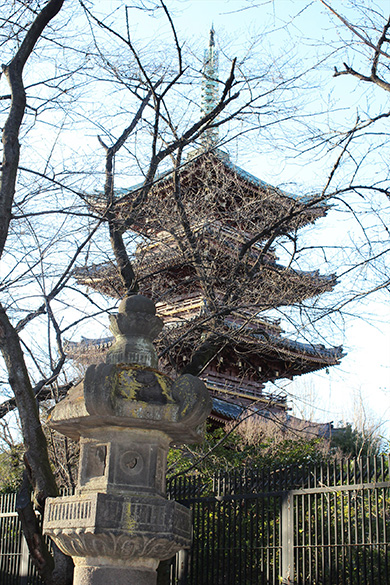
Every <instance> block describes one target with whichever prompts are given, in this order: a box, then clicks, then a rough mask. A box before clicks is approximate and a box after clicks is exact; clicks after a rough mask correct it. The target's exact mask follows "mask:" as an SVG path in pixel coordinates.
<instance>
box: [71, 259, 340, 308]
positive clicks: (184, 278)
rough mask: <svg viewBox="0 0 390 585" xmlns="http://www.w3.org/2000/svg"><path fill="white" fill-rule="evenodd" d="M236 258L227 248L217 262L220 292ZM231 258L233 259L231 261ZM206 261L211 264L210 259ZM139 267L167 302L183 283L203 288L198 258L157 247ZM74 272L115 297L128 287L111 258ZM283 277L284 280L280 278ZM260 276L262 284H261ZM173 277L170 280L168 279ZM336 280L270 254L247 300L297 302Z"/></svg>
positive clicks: (144, 283)
mask: <svg viewBox="0 0 390 585" xmlns="http://www.w3.org/2000/svg"><path fill="white" fill-rule="evenodd" d="M232 258H233V256H232V254H230V255H229V254H226V256H225V257H224V260H225V261H226V262H222V261H220V262H217V263H216V265H217V266H216V267H215V268H213V277H212V280H211V281H210V282H211V284H212V286H213V287H214V289H215V292H216V293H218V292H220V294H221V295H223V290H224V288H225V287H226V282H225V280H226V279H229V278H230V274H231V270H233V269H235V260H234V258H233V260H232ZM231 260H232V261H233V265H230V264H229V262H230V261H231ZM254 261H255V260H252V262H254ZM225 264H226V265H225ZM205 266H208V265H207V263H206V264H205ZM134 270H135V273H136V275H137V279H138V281H139V283H140V288H141V289H142V294H145V295H146V296H150V295H151V296H152V297H153V298H155V299H157V300H159V299H164V302H165V303H169V302H174V297H175V296H177V295H178V294H180V290H181V289H182V288H183V287H184V288H185V290H186V291H187V294H189V293H190V292H191V291H195V290H199V294H201V283H200V282H199V278H198V277H197V276H196V273H195V269H194V266H193V264H192V263H191V261H190V260H188V261H187V260H186V259H185V258H183V257H180V255H174V254H172V253H169V252H168V253H165V252H161V254H158V253H155V254H153V255H150V256H148V257H147V261H145V258H140V259H136V260H135V261H134ZM73 275H74V277H75V278H76V280H77V282H78V283H79V284H83V285H86V286H89V287H91V288H93V289H95V290H98V291H99V292H101V293H103V294H107V295H109V296H111V297H113V298H122V296H123V295H124V294H125V292H126V291H125V289H124V287H123V283H122V280H121V278H120V275H119V273H118V271H117V269H116V267H115V266H114V265H113V264H112V263H110V262H105V263H102V264H98V265H92V266H89V267H80V268H77V269H75V270H74V272H73ZM240 276H241V273H240V272H239V273H237V277H238V280H239V279H240ZM210 278H211V277H210ZM281 279H282V281H283V282H282V284H283V286H282V285H281V284H280V282H281ZM257 280H259V286H257ZM168 281H169V282H170V285H167V283H168ZM336 284H337V278H336V275H335V274H329V275H321V274H320V273H319V271H318V270H311V271H303V270H297V269H294V268H287V267H285V266H283V265H282V264H279V263H277V262H276V261H275V260H274V259H273V258H272V257H270V258H267V257H264V258H263V259H262V262H261V264H259V268H258V269H257V270H256V272H255V274H254V275H253V278H252V282H251V287H249V288H248V287H246V289H245V290H246V292H245V293H244V296H242V302H243V303H244V304H252V305H253V306H254V307H257V310H262V309H263V308H269V303H272V306H273V307H276V306H285V305H291V304H294V303H297V302H301V301H302V300H305V299H307V298H311V297H315V296H317V295H319V294H322V293H324V292H326V291H331V290H332V289H333V288H334V286H335V285H336ZM169 287H171V289H172V290H171V292H170V293H169V295H167V294H166V291H167V288H169ZM172 287H173V288H172ZM246 297H248V298H247V299H246ZM171 299H172V300H171Z"/></svg>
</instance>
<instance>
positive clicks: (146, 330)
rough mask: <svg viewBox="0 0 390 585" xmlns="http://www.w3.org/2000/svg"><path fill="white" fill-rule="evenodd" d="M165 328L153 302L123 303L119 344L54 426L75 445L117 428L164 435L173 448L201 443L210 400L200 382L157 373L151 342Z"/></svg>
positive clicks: (58, 409)
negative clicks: (93, 434)
mask: <svg viewBox="0 0 390 585" xmlns="http://www.w3.org/2000/svg"><path fill="white" fill-rule="evenodd" d="M162 327H163V322H162V320H161V319H160V318H159V317H157V316H156V309H155V306H154V303H153V301H151V300H150V299H148V298H146V297H143V296H141V295H135V296H132V297H128V298H126V299H124V300H123V301H122V302H121V303H120V305H119V309H118V314H117V315H112V316H111V317H110V329H111V331H112V333H113V334H114V336H115V343H114V345H113V347H112V348H111V350H110V352H109V353H108V356H107V360H106V363H102V364H99V365H91V366H90V367H89V368H88V370H87V372H86V375H85V378H84V380H82V381H81V382H80V383H79V384H78V385H77V386H75V387H74V388H72V389H71V390H70V392H69V393H68V395H67V397H66V398H64V400H62V401H61V402H60V403H59V404H57V405H56V406H55V407H54V409H53V410H52V412H51V414H50V420H49V423H50V426H51V427H52V428H54V429H55V430H57V431H59V432H61V433H62V434H64V435H67V436H69V437H71V438H72V439H75V440H78V439H79V438H80V437H82V436H88V435H90V433H91V431H92V430H93V429H97V428H102V427H107V426H115V427H126V428H133V429H154V430H158V431H162V432H164V433H165V434H166V435H168V437H169V438H170V442H171V443H172V444H180V443H197V442H200V441H201V440H202V428H203V423H204V421H205V420H206V418H207V416H208V414H209V412H210V410H211V399H210V397H209V394H208V391H207V389H206V387H205V385H204V384H203V382H202V381H201V380H199V378H196V377H194V376H191V375H189V374H186V375H184V376H180V377H179V378H177V379H176V380H175V381H173V380H172V379H171V378H170V377H169V376H167V375H165V374H164V373H162V372H160V371H159V370H158V369H157V367H158V360H157V354H156V350H155V348H154V346H153V343H152V341H153V339H154V338H155V337H156V336H157V335H158V334H159V333H160V331H161V329H162Z"/></svg>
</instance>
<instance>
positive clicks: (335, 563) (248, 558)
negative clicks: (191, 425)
mask: <svg viewBox="0 0 390 585" xmlns="http://www.w3.org/2000/svg"><path fill="white" fill-rule="evenodd" d="M169 493H170V496H171V497H172V498H175V499H176V500H178V501H180V502H182V503H183V504H184V505H187V506H189V507H191V508H192V510H193V526H194V542H193V546H192V549H191V551H190V552H189V553H188V555H186V554H185V553H181V554H179V555H177V557H176V559H175V561H174V562H173V564H172V573H171V583H177V584H180V585H184V584H185V585H200V584H202V585H233V583H234V584H236V583H240V585H255V584H256V585H257V584H259V585H277V584H278V585H280V583H286V584H292V583H294V584H296V585H390V543H389V535H390V474H389V456H388V455H387V456H384V455H383V456H380V457H377V458H364V459H363V458H360V459H356V460H347V461H341V462H334V463H332V464H326V465H318V466H315V465H314V466H313V465H311V466H306V467H305V466H302V465H299V466H293V467H289V468H286V469H278V470H273V471H270V470H239V471H236V472H234V473H231V472H228V473H217V474H216V475H214V476H213V477H204V476H200V475H198V476H193V477H186V478H177V479H176V480H173V481H171V482H170V483H169Z"/></svg>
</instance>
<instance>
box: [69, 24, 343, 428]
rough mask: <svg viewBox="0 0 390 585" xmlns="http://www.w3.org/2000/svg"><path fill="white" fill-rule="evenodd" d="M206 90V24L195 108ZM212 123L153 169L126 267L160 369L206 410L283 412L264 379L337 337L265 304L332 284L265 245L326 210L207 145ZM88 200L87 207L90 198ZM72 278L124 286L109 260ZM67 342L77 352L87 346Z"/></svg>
mask: <svg viewBox="0 0 390 585" xmlns="http://www.w3.org/2000/svg"><path fill="white" fill-rule="evenodd" d="M217 99H218V55H217V51H216V48H215V42H214V31H213V30H211V32H210V43H209V47H208V50H207V51H206V53H205V60H204V68H203V85H202V113H203V114H207V113H208V112H209V111H211V109H212V107H213V106H214V105H215V102H216V100H217ZM218 143H219V136H218V125H217V124H214V125H210V127H209V128H208V129H206V131H205V132H204V134H203V135H202V144H201V147H200V148H199V149H196V150H194V151H192V152H191V153H190V155H189V156H187V158H186V159H185V161H184V162H182V163H181V164H180V166H179V167H178V168H176V169H172V170H171V171H168V172H165V173H164V174H162V175H160V176H158V177H157V179H155V181H154V183H153V186H152V187H151V189H150V192H149V196H148V201H147V203H146V204H145V206H144V208H143V210H142V211H141V213H138V216H137V221H136V224H135V225H134V224H133V225H132V228H131V229H132V230H133V231H135V232H136V233H137V234H138V235H139V244H138V246H137V249H136V251H135V254H134V263H133V266H134V271H135V273H136V277H137V282H138V286H139V292H140V293H141V294H143V295H145V296H148V297H150V298H152V299H153V300H154V301H155V302H156V307H157V311H158V314H159V315H160V316H161V317H162V319H163V320H164V323H165V334H164V335H163V337H160V339H159V350H160V356H161V358H162V362H163V363H164V365H165V368H166V369H167V370H168V371H169V370H171V369H175V370H177V371H179V372H180V371H181V372H183V371H184V372H186V371H189V372H191V373H194V374H196V375H198V376H199V377H200V378H202V380H203V381H204V382H205V384H206V386H207V387H208V389H209V391H210V392H211V395H212V397H213V412H212V417H213V418H214V419H215V420H216V421H220V422H223V421H224V420H227V419H231V418H236V417H238V416H240V414H241V413H242V412H243V410H244V409H245V408H248V407H249V406H250V407H252V408H255V409H256V410H259V412H261V411H263V412H272V411H273V412H281V411H285V410H286V408H287V406H286V400H285V398H284V397H280V395H274V394H272V393H266V392H265V391H264V388H265V384H266V383H267V382H269V381H275V380H279V379H282V378H287V379H292V378H293V377H294V376H299V375H301V374H305V373H308V372H313V371H316V370H319V369H322V368H326V367H328V366H332V365H336V364H338V363H339V361H340V359H341V357H342V350H341V348H340V347H336V348H325V347H324V345H322V344H311V343H300V342H297V341H292V340H290V339H287V338H286V337H284V336H283V335H282V333H283V331H282V329H281V327H280V324H279V322H278V321H276V320H271V319H269V318H267V316H266V313H267V311H270V310H272V309H277V308H279V307H285V306H290V305H293V304H294V305H295V304H299V303H302V302H303V301H305V300H306V299H309V298H312V297H316V296H317V295H320V294H322V293H324V292H325V291H330V290H332V289H333V287H334V285H335V283H336V279H335V277H334V275H331V276H322V275H320V274H319V272H318V271H314V272H302V271H297V270H294V269H292V268H290V267H286V266H283V265H281V264H280V263H279V262H278V258H277V256H276V254H275V251H274V249H273V244H274V242H275V241H276V240H277V238H279V237H281V236H286V235H287V236H289V235H291V234H293V235H294V237H295V234H296V231H297V230H298V229H299V228H301V227H303V226H305V225H307V224H309V223H313V222H314V221H315V220H316V219H317V218H319V217H323V216H324V215H325V214H326V211H327V206H326V204H324V202H322V201H321V199H320V198H316V197H313V198H308V197H296V196H293V195H290V194H286V193H284V192H283V191H281V190H279V189H278V188H275V187H273V186H271V185H269V184H267V183H265V182H264V181H261V180H260V179H258V178H256V177H254V176H253V175H251V174H249V173H247V172H246V171H244V170H243V169H241V168H240V167H238V166H237V165H235V164H234V163H233V162H232V161H231V160H230V157H229V155H228V154H227V153H226V152H224V151H222V150H220V149H219V148H218ZM139 189H140V186H139V185H137V186H134V187H133V188H130V189H128V190H126V191H124V190H122V191H120V192H117V194H116V195H117V201H116V205H115V209H116V214H117V220H118V222H120V221H123V222H124V223H125V221H126V218H127V217H128V215H129V213H130V210H131V207H132V202H133V201H134V198H135V197H136V195H137V193H138V192H139ZM93 205H95V206H98V205H99V201H98V199H97V201H95V202H94V203H93ZM76 278H77V280H78V282H79V283H81V284H84V285H87V286H89V287H91V288H93V289H96V290H98V291H100V292H102V293H103V294H106V295H110V296H112V297H116V298H122V297H123V296H124V295H125V293H126V291H125V289H124V287H123V284H122V281H121V278H120V275H119V273H118V271H117V270H116V268H115V266H114V265H113V264H107V263H105V264H102V265H94V266H91V267H87V268H82V269H78V270H77V272H76ZM110 343H111V342H110V339H109V338H107V339H104V340H84V341H83V342H81V343H78V344H70V346H69V352H70V353H72V354H73V355H77V356H78V358H79V359H83V354H88V352H89V350H90V348H91V346H98V347H100V348H101V349H102V350H104V349H105V348H107V347H109V345H110Z"/></svg>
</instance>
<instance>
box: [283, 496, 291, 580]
mask: <svg viewBox="0 0 390 585" xmlns="http://www.w3.org/2000/svg"><path fill="white" fill-rule="evenodd" d="M281 525H282V535H281V536H282V542H281V545H282V563H281V565H282V575H281V576H282V583H283V585H290V584H292V583H294V495H293V494H292V493H291V492H286V493H285V494H283V496H282V510H281Z"/></svg>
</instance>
